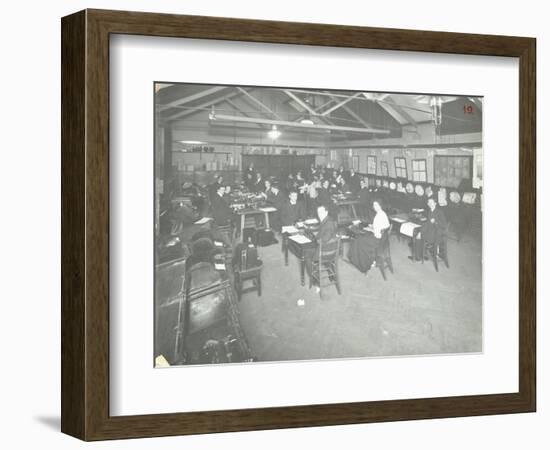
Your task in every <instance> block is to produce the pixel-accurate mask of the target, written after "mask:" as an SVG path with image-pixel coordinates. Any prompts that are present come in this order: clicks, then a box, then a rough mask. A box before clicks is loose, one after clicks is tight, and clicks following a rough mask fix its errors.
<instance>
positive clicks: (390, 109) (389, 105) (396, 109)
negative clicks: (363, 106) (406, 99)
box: [363, 92, 418, 128]
mask: <svg viewBox="0 0 550 450" xmlns="http://www.w3.org/2000/svg"><path fill="white" fill-rule="evenodd" d="M363 96H364V97H365V98H366V99H367V100H370V101H372V102H374V103H377V104H378V105H380V106H381V107H382V108H383V109H384V110H385V111H386V112H387V113H388V114H389V115H390V116H392V117H393V118H394V119H395V120H397V121H398V122H399V123H400V124H401V122H400V121H399V119H398V118H397V117H395V113H397V114H398V115H399V116H401V117H402V118H403V119H405V122H406V123H405V124H403V125H412V126H413V127H415V128H418V124H417V123H416V120H414V118H413V117H412V116H411V115H410V114H409V113H408V112H407V111H405V110H404V109H403V107H401V105H398V104H397V103H395V100H394V99H393V98H392V97H391V95H385V96H384V97H383V98H384V100H380V98H378V97H377V96H376V95H373V94H370V93H366V92H363Z"/></svg>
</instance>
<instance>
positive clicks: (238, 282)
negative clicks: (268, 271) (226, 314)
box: [235, 275, 243, 302]
mask: <svg viewBox="0 0 550 450" xmlns="http://www.w3.org/2000/svg"><path fill="white" fill-rule="evenodd" d="M235 278H236V279H235V281H236V283H235V285H236V286H235V288H236V289H235V290H236V291H237V301H239V302H240V301H241V297H242V294H243V293H242V290H243V285H242V283H241V277H239V276H238V275H237V276H236V277H235Z"/></svg>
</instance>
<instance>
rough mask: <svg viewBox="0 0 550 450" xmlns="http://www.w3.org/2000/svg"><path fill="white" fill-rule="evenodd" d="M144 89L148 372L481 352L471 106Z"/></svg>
mask: <svg viewBox="0 0 550 450" xmlns="http://www.w3.org/2000/svg"><path fill="white" fill-rule="evenodd" d="M154 89H155V95H154V97H155V117H154V126H155V142H154V155H155V156H154V157H155V183H154V190H155V216H154V225H153V226H154V234H155V267H154V268H151V270H154V271H155V300H154V302H155V303H154V321H155V324H154V329H155V336H154V349H155V353H154V355H153V356H154V365H155V367H167V366H182V365H192V364H223V363H261V362H277V361H307V360H319V359H326V360H329V359H333V358H366V357H390V356H392V357H395V356H401V357H411V356H420V355H443V354H461V353H478V352H482V351H483V347H482V342H483V338H482V337H483V332H482V331H483V330H482V310H483V308H482V215H483V212H482V211H483V208H482V205H483V144H482V114H483V98H482V97H474V96H467V95H450V94H448V95H446V94H433V93H412V94H409V93H406V94H405V93H381V92H368V91H365V92H357V91H346V90H341V91H334V90H327V89H311V88H303V87H302V88H289V87H254V86H226V85H200V84H187V83H156V84H155V86H154ZM325 181H327V183H326V184H325ZM274 192H275V194H274ZM291 192H296V194H297V202H298V203H300V204H301V205H302V206H303V209H302V210H300V211H302V212H301V214H300V217H297V216H292V215H290V216H288V215H286V216H285V211H287V210H288V204H289V197H290V196H291ZM321 198H323V200H321ZM430 199H431V200H433V201H432V202H431V203H432V204H434V206H433V208H434V211H435V209H437V211H438V215H437V217H438V218H439V217H443V220H444V225H443V226H442V227H441V231H440V232H439V231H438V235H437V236H438V237H437V240H435V241H433V242H432V241H430V238H427V237H426V236H428V229H427V228H426V227H429V226H430V223H431V222H432V217H433V211H432V212H431V208H432V207H431V206H429V204H430ZM373 202H376V204H377V205H380V207H381V209H382V210H383V215H385V216H387V219H388V223H389V224H390V227H388V228H384V229H383V230H382V234H381V239H379V241H375V242H376V245H375V247H374V249H373V250H372V254H370V259H367V260H366V261H367V262H365V258H363V254H361V253H360V252H359V254H358V249H360V248H362V247H361V246H362V242H363V241H364V240H365V239H367V238H369V237H370V238H371V235H372V234H373V233H374V234H376V232H375V231H373V228H372V227H373V221H374V219H375V218H376V217H378V212H377V210H376V211H375V210H373ZM290 204H292V205H293V203H292V201H290ZM320 205H322V207H321V209H323V207H324V208H325V210H326V213H327V216H326V218H325V217H324V213H323V212H322V211H321V212H320V211H319V209H318V208H319V207H320ZM285 208H286V209H285ZM292 211H294V209H292ZM224 212H227V214H225V213H224ZM320 214H323V216H320ZM380 214H382V213H380ZM288 217H292V218H293V220H292V219H288ZM289 220H291V222H292V223H290V222H289ZM329 220H330V221H332V222H333V223H334V224H335V226H334V232H333V234H334V236H333V237H334V240H332V238H331V240H330V243H332V242H336V244H335V245H336V247H334V251H332V252H331V251H330V248H329V244H327V245H326V246H325V247H323V246H324V244H322V243H321V240H320V239H319V235H318V234H317V233H319V229H320V228H322V227H323V226H324V224H325V223H326V222H327V221H329ZM376 220H377V219H376ZM438 230H439V229H438ZM377 237H379V236H377ZM371 240H372V238H371ZM327 249H328V250H327ZM323 250H324V251H325V253H323Z"/></svg>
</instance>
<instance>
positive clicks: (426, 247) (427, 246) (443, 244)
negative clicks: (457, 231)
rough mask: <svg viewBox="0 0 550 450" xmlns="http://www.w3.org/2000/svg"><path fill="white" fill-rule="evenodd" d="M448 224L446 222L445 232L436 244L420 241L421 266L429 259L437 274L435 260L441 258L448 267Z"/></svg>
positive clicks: (437, 267)
mask: <svg viewBox="0 0 550 450" xmlns="http://www.w3.org/2000/svg"><path fill="white" fill-rule="evenodd" d="M449 225H450V222H447V226H446V227H445V231H444V232H443V234H442V235H441V236H440V237H439V239H438V241H437V242H426V241H424V240H422V264H424V260H425V259H431V260H432V262H433V265H434V267H435V271H436V272H439V263H438V260H437V258H438V257H439V258H441V259H442V260H443V262H444V263H445V266H446V267H447V269H449V268H450V266H449V251H448V246H447V234H448V232H449Z"/></svg>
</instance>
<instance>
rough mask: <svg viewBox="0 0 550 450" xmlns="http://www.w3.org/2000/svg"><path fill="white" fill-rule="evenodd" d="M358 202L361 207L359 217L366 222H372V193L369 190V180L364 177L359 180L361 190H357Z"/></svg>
mask: <svg viewBox="0 0 550 450" xmlns="http://www.w3.org/2000/svg"><path fill="white" fill-rule="evenodd" d="M359 202H360V208H361V213H360V214H361V217H362V218H363V219H364V220H365V222H367V223H371V222H372V216H373V209H372V195H371V192H370V191H369V182H368V180H367V179H366V178H363V179H362V180H361V190H360V191H359Z"/></svg>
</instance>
